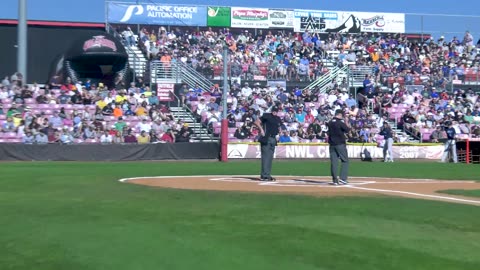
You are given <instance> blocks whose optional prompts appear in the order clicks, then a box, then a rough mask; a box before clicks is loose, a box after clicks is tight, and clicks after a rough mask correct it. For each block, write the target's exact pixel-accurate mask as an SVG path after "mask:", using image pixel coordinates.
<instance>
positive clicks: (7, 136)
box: [3, 132, 17, 139]
mask: <svg viewBox="0 0 480 270" xmlns="http://www.w3.org/2000/svg"><path fill="white" fill-rule="evenodd" d="M3 138H5V139H16V138H17V133H15V132H5V133H4V134H3Z"/></svg>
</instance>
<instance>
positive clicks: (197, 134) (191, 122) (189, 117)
mask: <svg viewBox="0 0 480 270" xmlns="http://www.w3.org/2000/svg"><path fill="white" fill-rule="evenodd" d="M170 113H171V114H172V116H173V119H175V121H178V120H180V119H181V120H182V121H183V122H184V123H187V124H188V126H189V127H190V128H191V129H192V131H193V134H192V136H191V137H190V142H218V141H219V138H218V137H215V136H214V135H213V134H212V132H209V130H208V129H207V128H206V127H205V126H204V125H203V124H202V123H200V122H199V121H198V120H197V119H196V118H195V117H194V115H193V113H192V112H191V111H190V110H189V109H188V108H186V107H170Z"/></svg>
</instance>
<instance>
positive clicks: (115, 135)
mask: <svg viewBox="0 0 480 270" xmlns="http://www.w3.org/2000/svg"><path fill="white" fill-rule="evenodd" d="M235 31H236V32H231V31H230V29H221V30H213V29H212V28H208V29H205V30H202V31H198V30H195V29H186V28H180V27H177V28H174V29H172V30H170V31H167V29H166V28H164V27H160V28H158V31H157V30H156V29H153V28H149V29H147V28H143V29H142V30H141V32H140V34H139V35H138V40H135V39H134V38H132V37H133V36H134V35H133V32H132V31H131V29H127V30H125V31H123V34H124V36H125V44H126V45H127V46H140V47H141V48H144V50H145V52H146V53H147V55H148V57H149V59H150V60H151V61H160V62H163V63H166V64H168V63H170V62H172V61H182V62H184V63H186V64H188V65H191V66H192V67H193V68H195V69H197V70H198V71H200V72H202V73H203V74H205V75H206V76H207V77H208V78H214V77H215V76H216V72H217V70H221V69H222V67H221V63H222V50H223V46H224V45H225V44H227V46H228V48H229V51H230V54H229V59H228V61H229V63H230V72H231V73H232V76H233V77H238V78H239V80H240V81H243V80H251V79H255V76H265V77H266V78H269V79H272V78H273V79H285V80H288V81H312V80H315V79H316V78H318V77H320V76H322V75H323V74H325V73H328V72H329V69H328V68H327V65H326V64H327V63H332V62H333V63H334V64H335V65H337V66H342V65H348V66H349V67H350V68H351V70H352V72H355V69H356V68H357V67H365V66H367V67H368V68H369V69H370V71H371V72H369V73H370V74H369V75H367V76H366V77H365V79H364V81H363V86H364V87H363V91H360V92H359V93H358V94H357V95H356V96H355V95H354V93H353V92H351V91H350V89H349V84H348V82H347V81H346V80H343V81H336V80H333V81H332V82H331V83H330V84H329V85H328V86H327V91H326V92H319V89H317V88H313V89H308V88H307V89H301V88H299V87H297V88H295V89H284V88H282V86H281V85H277V86H274V87H267V86H265V85H259V84H255V85H249V84H248V83H242V84H240V82H239V81H236V82H234V83H232V85H231V86H230V93H229V97H228V101H229V102H228V106H229V107H228V112H229V113H228V122H229V136H230V138H231V140H240V141H245V140H246V141H254V140H255V139H256V137H257V135H258V131H257V130H256V128H254V127H253V126H252V123H253V121H255V119H256V118H257V117H259V116H260V115H261V114H262V113H263V112H265V111H268V110H269V108H271V107H272V106H273V105H274V104H276V105H277V106H280V108H281V109H282V111H281V112H280V115H281V117H282V118H283V120H284V125H283V126H282V133H281V136H280V141H281V142H303V141H314V142H315V141H318V142H324V141H326V140H328V138H327V135H326V131H327V126H326V124H325V123H326V122H327V121H328V120H329V119H330V118H331V117H332V113H333V111H335V110H336V109H343V110H344V111H345V112H346V114H347V115H348V118H347V120H348V121H350V124H351V125H352V126H353V127H354V129H353V130H352V132H351V133H350V134H349V141H351V142H376V141H380V140H381V137H380V136H378V128H379V127H380V126H382V123H383V121H387V120H388V121H393V122H394V123H396V124H397V126H398V127H400V128H403V129H404V130H406V131H407V132H408V133H409V134H411V135H412V136H414V137H415V138H418V139H420V140H424V141H438V140H441V139H443V136H444V135H445V134H444V133H443V130H442V129H441V127H442V125H443V123H444V122H445V121H447V120H453V121H454V123H455V125H454V127H455V128H456V129H458V130H457V131H458V132H457V133H459V134H465V135H467V136H471V137H479V136H480V134H479V131H480V130H479V127H478V124H479V123H480V119H479V117H480V107H479V104H480V103H479V102H480V100H479V99H478V95H477V94H475V93H474V92H473V91H471V90H467V91H464V90H459V89H457V90H454V91H452V90H453V89H454V88H453V86H452V82H454V81H455V80H460V81H461V82H462V83H468V82H478V81H480V73H479V70H478V67H479V63H480V53H479V51H480V43H474V38H473V36H472V35H471V34H470V33H469V32H466V33H465V36H464V37H463V39H457V38H453V39H452V40H449V41H446V40H445V39H444V38H443V37H439V38H438V39H437V40H435V39H433V38H431V39H428V40H425V41H420V42H417V41H411V40H409V39H407V38H405V37H403V36H402V35H396V34H361V35H353V34H328V35H319V34H316V33H309V32H308V31H307V32H305V33H294V32H288V31H270V30H264V31H262V30H259V31H258V32H256V33H255V32H253V31H250V30H244V31H240V30H238V29H236V30H235ZM135 43H136V44H135ZM332 51H336V52H337V53H336V54H332V53H331V52H332ZM411 86H415V87H411ZM180 98H181V99H182V102H183V103H184V104H185V105H188V106H189V107H190V108H191V109H192V111H193V112H194V113H195V115H196V117H197V118H198V120H199V121H201V122H202V123H203V124H205V126H207V127H209V128H211V130H212V131H213V132H214V133H217V134H218V133H219V131H220V130H219V124H220V120H221V117H222V116H221V111H222V108H221V106H219V105H220V103H221V99H222V94H221V90H220V88H219V87H218V86H216V87H214V88H213V89H200V88H198V87H197V86H195V87H190V86H187V85H185V87H184V88H182V89H181V90H180ZM0 99H1V100H2V105H1V106H2V107H1V108H0V121H1V133H0V141H6V142H24V143H45V142H49V143H54V142H59V143H77V142H78V143H79V142H100V143H156V142H181V141H189V140H190V136H191V134H192V132H193V131H192V129H191V128H190V127H188V124H185V123H182V122H181V121H178V119H173V117H172V115H171V114H170V112H169V109H168V107H166V106H165V105H164V104H160V102H159V101H158V98H157V97H156V95H155V94H154V92H152V90H151V89H150V88H149V86H148V84H144V83H141V82H134V83H132V85H131V86H130V87H128V88H127V89H108V87H106V86H104V85H103V84H101V83H100V84H98V85H95V84H94V83H92V82H90V81H88V80H87V81H85V82H83V83H77V84H73V83H71V82H70V81H68V80H67V81H66V82H65V83H64V84H52V85H46V86H45V89H43V88H42V89H41V88H40V87H39V86H37V85H23V84H22V78H21V74H18V73H16V74H14V75H13V76H11V77H5V79H4V80H3V81H2V84H1V85H0ZM439 127H440V129H438V128H439ZM395 139H396V140H397V141H404V140H405V139H406V137H396V138H395Z"/></svg>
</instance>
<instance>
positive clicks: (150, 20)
mask: <svg viewBox="0 0 480 270" xmlns="http://www.w3.org/2000/svg"><path fill="white" fill-rule="evenodd" d="M107 8H108V10H107V14H108V15H107V19H108V22H109V23H124V24H155V25H178V26H206V25H207V7H205V6H186V5H168V4H139V5H129V4H123V3H116V2H115V3H112V2H109V3H108V6H107Z"/></svg>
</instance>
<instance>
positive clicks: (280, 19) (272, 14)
mask: <svg viewBox="0 0 480 270" xmlns="http://www.w3.org/2000/svg"><path fill="white" fill-rule="evenodd" d="M268 18H269V19H270V22H269V23H270V24H269V26H270V28H293V10H284V9H269V10H268Z"/></svg>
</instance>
